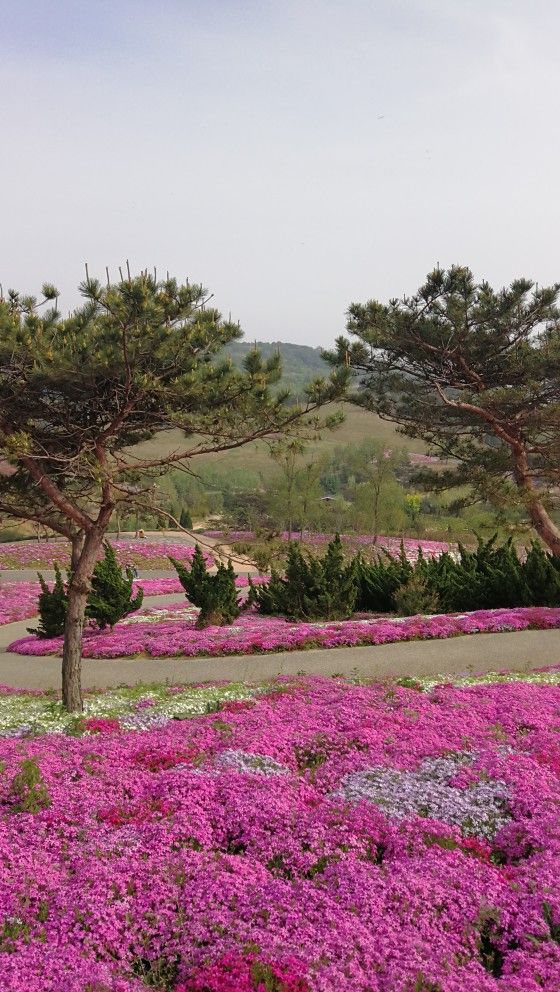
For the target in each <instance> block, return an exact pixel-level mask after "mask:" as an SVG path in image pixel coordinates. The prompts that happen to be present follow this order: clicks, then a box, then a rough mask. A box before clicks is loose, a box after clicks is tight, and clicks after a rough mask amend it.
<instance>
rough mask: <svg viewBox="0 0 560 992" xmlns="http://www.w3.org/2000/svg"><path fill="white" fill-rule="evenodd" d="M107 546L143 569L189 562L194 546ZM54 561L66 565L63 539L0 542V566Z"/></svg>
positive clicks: (35, 565)
mask: <svg viewBox="0 0 560 992" xmlns="http://www.w3.org/2000/svg"><path fill="white" fill-rule="evenodd" d="M110 543H111V546H112V548H113V550H114V551H115V553H116V555H117V560H118V561H119V563H120V564H121V565H137V566H139V567H144V568H169V557H170V556H171V557H172V558H176V559H177V561H182V562H190V560H191V558H192V556H193V553H194V548H193V547H191V546H190V545H188V544H177V543H171V542H166V541H158V542H155V541H147V540H143V541H142V540H140V541H132V540H119V541H113V540H112V541H111V542H110ZM204 556H205V558H206V561H207V563H208V564H209V565H210V564H212V558H211V555H209V554H208V553H207V552H206V551H205V552H204ZM54 562H57V563H58V564H59V565H68V564H69V562H70V546H69V544H68V543H67V542H66V541H14V542H13V543H11V544H0V569H11V568H41V567H43V568H49V567H51V566H52V565H53V564H54Z"/></svg>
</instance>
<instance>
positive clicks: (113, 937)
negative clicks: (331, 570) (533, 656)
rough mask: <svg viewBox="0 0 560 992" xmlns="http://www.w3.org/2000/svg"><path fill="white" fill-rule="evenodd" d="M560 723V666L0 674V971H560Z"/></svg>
mask: <svg viewBox="0 0 560 992" xmlns="http://www.w3.org/2000/svg"><path fill="white" fill-rule="evenodd" d="M559 730H560V672H559V671H558V670H554V669H551V670H549V671H543V672H540V673H531V674H527V675H513V674H512V675H507V674H501V675H495V676H487V677H485V678H482V679H479V680H477V679H464V680H460V681H459V682H457V683H455V684H446V683H444V682H442V681H440V680H437V679H433V680H431V681H429V682H428V681H425V682H413V681H412V680H407V679H403V680H400V682H399V681H396V682H386V683H383V684H380V683H360V682H359V681H356V682H349V681H344V680H342V679H340V678H335V679H320V678H313V679H312V678H283V679H278V680H275V681H273V682H271V683H268V684H266V685H262V684H261V685H215V686H205V687H188V688H185V687H182V686H166V687H163V686H144V687H137V688H136V689H128V690H125V689H122V690H113V691H108V692H103V693H97V694H88V695H87V696H86V701H85V712H84V714H83V717H78V718H76V717H71V716H69V715H68V714H66V713H64V712H63V711H62V708H61V704H60V703H59V702H58V701H57V699H56V698H55V696H54V694H51V695H49V694H41V693H23V692H18V691H13V690H5V691H4V692H3V693H1V694H0V734H1V737H0V759H1V761H2V775H1V778H0V857H1V859H2V873H1V875H0V920H1V929H0V973H1V976H2V977H1V987H2V990H3V992H61V990H64V992H85V990H87V992H141V990H146V988H151V989H159V990H160V992H257V990H258V992H473V990H476V992H542V990H543V989H546V990H552V989H557V988H560V898H559V896H558V885H557V880H558V874H559V872H560V828H559V822H560V820H559V815H558V814H559V804H560V745H559V740H560V735H559ZM62 741H64V743H63V744H62Z"/></svg>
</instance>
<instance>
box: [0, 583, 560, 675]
mask: <svg viewBox="0 0 560 992" xmlns="http://www.w3.org/2000/svg"><path fill="white" fill-rule="evenodd" d="M183 598H184V597H183V595H182V594H178V595H168V596H149V597H146V600H147V602H149V605H150V606H157V605H163V604H165V603H171V602H177V601H180V600H183ZM30 624H32V621H31V620H23V621H20V622H19V623H12V624H6V625H5V626H4V627H0V683H3V684H5V685H9V686H14V687H16V688H21V689H57V688H59V686H60V658H57V657H32V656H29V655H20V654H13V653H11V652H8V651H7V650H6V647H7V645H8V644H10V643H11V642H12V641H15V640H16V639H17V638H18V637H23V636H24V635H25V633H26V631H27V627H28V626H29V625H30ZM556 664H560V629H557V630H521V631H514V632H507V633H503V634H465V635H463V636H460V637H452V638H448V639H447V640H432V641H404V642H400V643H395V644H380V645H376V646H369V645H368V646H365V647H356V648H328V649H326V648H323V649H313V650H310V651H282V652H278V653H276V652H275V653H272V652H271V653H270V654H264V655H262V654H261V655H255V654H251V655H234V656H228V657H221V658H161V659H158V658H111V659H108V660H103V659H96V658H84V660H83V662H82V681H83V686H84V688H87V689H93V688H105V687H108V686H116V685H135V684H136V683H137V682H165V681H169V682H173V683H181V682H207V681H216V680H220V679H224V680H227V681H258V680H260V679H267V678H272V677H273V676H275V675H290V674H291V675H294V674H300V673H305V674H314V675H336V674H340V675H356V674H359V675H363V676H368V677H371V678H389V677H391V676H394V677H399V676H402V675H410V676H412V677H414V676H430V675H454V676H457V675H475V674H477V673H482V672H492V671H500V670H502V669H513V670H515V671H527V670H531V669H535V668H544V667H546V666H547V665H556Z"/></svg>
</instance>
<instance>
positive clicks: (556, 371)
mask: <svg viewBox="0 0 560 992" xmlns="http://www.w3.org/2000/svg"><path fill="white" fill-rule="evenodd" d="M558 292H559V286H558V285H554V286H550V287H543V288H541V287H537V286H535V284H534V283H532V282H531V281H530V280H527V279H518V280H516V281H515V282H513V283H512V284H511V286H510V287H509V288H507V289H502V290H498V291H495V290H493V289H492V288H491V287H490V286H489V284H488V283H487V282H481V283H477V282H476V281H475V279H474V277H473V275H472V273H471V271H470V270H469V269H467V268H464V267H462V266H454V267H453V268H451V269H449V270H448V271H444V270H441V269H436V270H435V271H434V272H432V273H431V274H430V275H429V276H428V277H427V279H426V282H425V284H424V285H423V286H421V287H420V289H419V290H418V292H417V293H415V294H414V296H405V297H404V298H403V299H402V300H391V301H390V303H389V304H383V303H379V302H377V301H376V300H370V301H369V302H367V303H365V304H359V303H353V304H352V305H351V306H350V308H349V311H348V325H347V326H348V331H349V332H350V334H351V335H352V337H353V339H354V340H349V339H348V338H345V337H341V338H339V339H338V341H337V343H336V348H335V349H334V350H333V351H331V352H328V353H325V357H326V358H327V360H328V361H329V362H330V363H331V364H334V365H335V366H338V367H339V368H348V369H349V370H350V371H351V372H353V373H354V383H355V389H354V391H353V394H352V397H351V398H352V401H353V402H354V403H356V404H358V405H359V406H362V407H365V408H366V409H369V410H373V411H375V412H376V413H378V414H379V415H380V416H381V417H382V418H385V419H387V420H392V421H394V422H396V423H397V424H399V425H400V427H401V429H402V432H403V433H404V434H406V435H408V436H410V437H419V438H422V439H423V440H424V441H426V442H428V444H430V445H432V446H433V447H435V448H437V449H439V450H440V452H441V453H442V454H443V455H444V456H445V457H446V458H448V459H452V460H453V462H452V463H451V465H450V467H448V468H447V470H446V471H444V472H438V473H437V476H436V475H432V476H431V479H432V486H436V485H437V486H439V487H440V488H444V487H453V486H458V485H459V486H460V485H465V484H468V485H469V486H470V487H471V489H472V490H473V491H474V492H475V493H476V494H477V496H479V497H481V498H483V499H488V500H490V501H492V502H493V503H494V504H496V505H501V506H512V505H513V506H515V505H518V506H519V505H521V506H522V507H523V508H524V510H525V512H526V514H527V515H528V517H529V519H530V521H531V523H532V525H533V527H534V528H535V530H536V532H537V533H538V534H539V536H540V537H541V538H542V540H543V541H544V542H545V543H546V544H547V545H548V547H549V548H550V549H551V550H552V551H553V552H554V554H556V555H560V529H559V527H558V526H557V524H556V523H555V521H554V518H553V516H552V511H553V509H554V507H555V506H556V505H557V502H558V487H559V486H560V313H559V310H558V307H557V299H558Z"/></svg>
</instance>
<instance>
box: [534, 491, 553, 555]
mask: <svg viewBox="0 0 560 992" xmlns="http://www.w3.org/2000/svg"><path fill="white" fill-rule="evenodd" d="M529 516H530V517H531V523H532V524H533V527H534V528H535V530H536V532H537V534H538V535H539V537H540V538H541V539H542V540H543V541H544V543H545V544H546V545H547V546H548V547H549V548H550V550H551V551H552V554H553V555H559V556H560V530H559V529H558V527H557V526H556V524H555V523H554V521H553V520H552V519H551V517H550V516H549V515H548V513H547V511H546V510H545V508H544V506H543V505H542V503H541V502H540V500H534V501H533V502H532V503H531V505H530V507H529Z"/></svg>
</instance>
